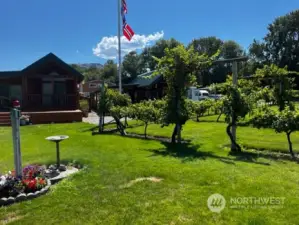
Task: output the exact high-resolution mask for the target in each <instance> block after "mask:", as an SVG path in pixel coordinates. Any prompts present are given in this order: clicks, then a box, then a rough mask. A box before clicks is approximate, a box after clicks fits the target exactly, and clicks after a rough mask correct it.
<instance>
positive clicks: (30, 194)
mask: <svg viewBox="0 0 299 225" xmlns="http://www.w3.org/2000/svg"><path fill="white" fill-rule="evenodd" d="M35 197H36V196H35V195H34V194H33V193H29V194H27V199H34V198H35Z"/></svg>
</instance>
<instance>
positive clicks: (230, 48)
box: [220, 40, 245, 59]
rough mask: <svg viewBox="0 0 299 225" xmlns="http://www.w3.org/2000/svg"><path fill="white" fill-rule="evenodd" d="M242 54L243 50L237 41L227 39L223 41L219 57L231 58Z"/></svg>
mask: <svg viewBox="0 0 299 225" xmlns="http://www.w3.org/2000/svg"><path fill="white" fill-rule="evenodd" d="M244 54H245V53H244V50H243V49H242V47H241V46H240V45H239V44H238V43H237V42H235V41H232V40H229V41H225V42H224V43H223V45H222V47H221V54H220V57H222V58H224V59H233V58H237V57H240V56H244Z"/></svg>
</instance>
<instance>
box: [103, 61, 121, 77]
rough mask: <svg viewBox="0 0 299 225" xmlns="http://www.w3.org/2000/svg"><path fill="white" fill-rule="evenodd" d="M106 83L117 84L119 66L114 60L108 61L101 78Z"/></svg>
mask: <svg viewBox="0 0 299 225" xmlns="http://www.w3.org/2000/svg"><path fill="white" fill-rule="evenodd" d="M100 78H102V80H104V81H106V82H115V81H116V79H117V65H116V63H114V61H113V60H107V62H106V63H105V64H104V67H103V73H102V76H101V77H100Z"/></svg>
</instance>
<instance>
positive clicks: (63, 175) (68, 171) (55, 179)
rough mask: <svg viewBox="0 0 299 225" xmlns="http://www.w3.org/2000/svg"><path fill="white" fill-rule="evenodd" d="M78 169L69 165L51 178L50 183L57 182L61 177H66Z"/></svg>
mask: <svg viewBox="0 0 299 225" xmlns="http://www.w3.org/2000/svg"><path fill="white" fill-rule="evenodd" d="M78 171H79V170H78V169H77V168H75V167H71V168H70V169H67V170H66V171H64V172H61V173H60V174H59V175H58V176H56V177H53V178H51V179H50V181H51V183H52V184H56V183H57V182H59V181H61V180H62V179H64V178H66V177H68V176H70V175H72V174H74V173H77V172H78Z"/></svg>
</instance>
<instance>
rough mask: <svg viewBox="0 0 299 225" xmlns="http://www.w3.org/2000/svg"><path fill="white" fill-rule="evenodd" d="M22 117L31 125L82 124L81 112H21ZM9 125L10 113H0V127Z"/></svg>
mask: <svg viewBox="0 0 299 225" xmlns="http://www.w3.org/2000/svg"><path fill="white" fill-rule="evenodd" d="M22 115H29V116H30V120H31V122H32V124H47V123H72V122H82V111H81V110H63V111H61V110H59V111H32V112H22ZM10 124H11V122H10V113H9V112H0V126H9V125H10Z"/></svg>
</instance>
